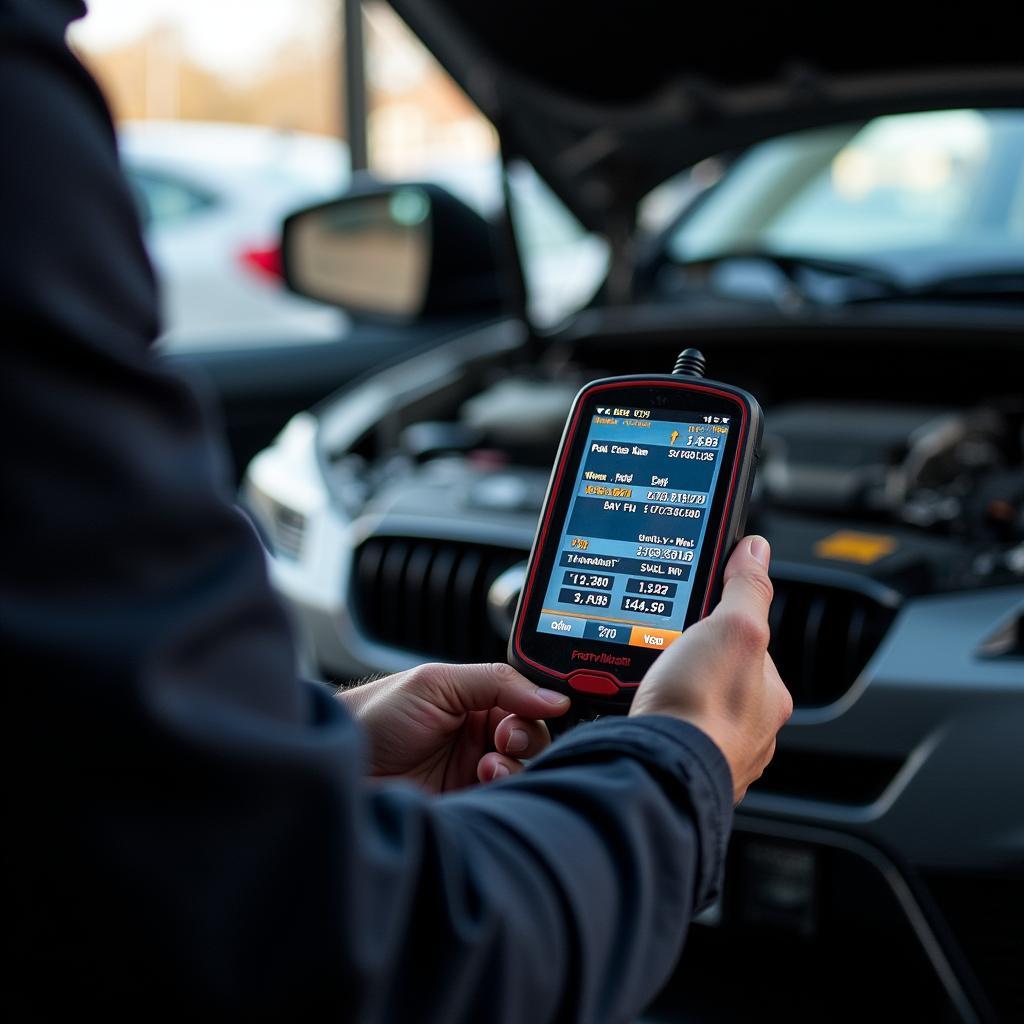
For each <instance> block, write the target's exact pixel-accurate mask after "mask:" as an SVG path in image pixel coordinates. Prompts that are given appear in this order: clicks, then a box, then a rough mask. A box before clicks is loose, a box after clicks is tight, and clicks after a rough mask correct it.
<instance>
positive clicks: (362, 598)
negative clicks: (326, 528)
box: [352, 537, 895, 707]
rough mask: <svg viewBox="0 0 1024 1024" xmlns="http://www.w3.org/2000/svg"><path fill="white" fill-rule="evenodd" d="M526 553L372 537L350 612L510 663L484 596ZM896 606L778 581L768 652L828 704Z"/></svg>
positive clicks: (380, 638)
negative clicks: (490, 616) (890, 606)
mask: <svg viewBox="0 0 1024 1024" xmlns="http://www.w3.org/2000/svg"><path fill="white" fill-rule="evenodd" d="M526 557H527V552H525V551H522V550H517V549H512V548H505V547H499V546H495V545H482V544H471V543H468V542H462V541H451V540H435V539H427V538H418V537H371V538H370V539H369V540H367V541H365V542H364V543H363V544H362V545H360V547H359V548H358V549H357V550H356V555H355V571H354V574H353V587H352V609H353V612H354V614H355V616H356V618H357V620H358V622H359V624H360V627H361V628H362V629H363V631H364V632H365V633H366V635H367V636H368V637H369V638H370V639H373V640H376V641H377V642H379V643H383V644H387V645H388V646H390V647H400V648H403V649H405V650H408V651H415V652H417V653H418V654H422V655H424V656H425V657H431V658H440V659H443V660H445V661H480V660H484V661H488V660H497V659H502V658H504V657H505V648H506V645H507V643H508V636H507V635H503V634H502V633H499V631H498V630H497V629H496V628H495V626H494V625H493V624H492V622H491V621H490V619H489V617H488V614H487V592H488V590H489V589H490V587H491V584H492V583H493V582H494V581H495V579H497V577H498V576H499V575H500V574H501V573H502V572H504V571H505V570H506V569H508V568H510V567H511V566H513V565H515V564H516V563H518V562H522V561H523V560H524V559H525V558H526ZM894 614H895V613H894V612H893V611H892V609H890V608H887V607H886V606H884V605H882V604H879V603H878V602H877V601H875V600H873V599H872V598H870V597H867V596H866V595H864V594H861V593H859V592H855V591H850V590H845V589H843V588H841V587H835V586H823V585H821V584H817V583H808V582H803V581H795V580H785V579H776V580H775V600H774V602H773V603H772V618H771V624H772V642H771V647H770V650H771V653H772V656H773V657H774V658H775V662H776V664H777V665H778V667H779V672H780V673H781V674H782V678H783V679H784V680H785V681H786V684H787V685H788V686H789V688H790V690H791V691H792V693H793V700H794V702H795V703H796V704H799V705H802V706H811V707H813V706H817V705H823V704H828V703H831V702H832V701H834V700H835V699H836V698H838V697H840V696H842V695H843V694H844V693H845V692H846V691H847V690H848V689H849V688H850V686H851V684H852V683H853V681H854V680H855V679H856V678H857V676H858V675H859V674H860V672H861V670H862V669H863V668H864V666H865V664H867V660H868V658H870V657H871V655H872V653H874V651H875V649H876V648H877V646H878V644H879V642H880V641H881V639H882V637H883V636H884V635H885V631H886V630H887V629H888V627H889V625H890V623H891V622H892V619H893V616H894Z"/></svg>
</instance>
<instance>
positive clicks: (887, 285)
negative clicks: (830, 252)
mask: <svg viewBox="0 0 1024 1024" xmlns="http://www.w3.org/2000/svg"><path fill="white" fill-rule="evenodd" d="M745 262H746V263H750V262H753V263H761V264H764V265H767V266H770V267H773V268H774V269H776V270H778V271H779V272H780V273H781V275H782V278H783V280H784V286H783V287H782V288H780V289H779V290H778V291H776V292H775V294H774V295H773V298H774V300H775V302H776V303H777V304H778V305H779V306H780V307H782V308H785V309H790V310H792V309H795V308H799V307H800V306H804V305H810V306H842V305H846V304H847V303H849V302H878V301H882V300H885V299H889V298H898V297H901V296H902V295H903V293H904V287H903V284H902V283H901V282H900V281H898V280H897V279H896V278H894V277H892V275H890V274H888V273H886V271H884V270H881V269H879V268H878V267H874V266H871V265H870V264H866V263H856V262H854V261H851V260H839V259H833V258H831V257H828V256H813V255H803V254H792V253H789V254H787V253H777V252H770V251H768V250H763V249H753V250H735V251H731V252H723V253H717V254H715V255H712V256H703V257H700V258H697V259H692V260H684V261H678V262H676V264H675V265H676V266H677V267H680V268H681V269H683V270H685V271H688V272H690V271H696V272H700V271H702V270H708V271H711V270H714V269H715V268H718V267H722V266H726V265H728V264H736V265H742V264H743V263H745ZM762 283H763V282H762Z"/></svg>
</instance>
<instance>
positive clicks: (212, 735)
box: [0, 0, 731, 1024]
mask: <svg viewBox="0 0 1024 1024" xmlns="http://www.w3.org/2000/svg"><path fill="white" fill-rule="evenodd" d="M78 9H79V5H78V4H76V3H74V2H68V0H61V2H57V0H0V331H2V337H3V346H2V351H3V366H2V368H0V447H2V457H3V461H2V465H3V493H2V499H0V537H2V544H3V554H2V556H0V558H2V562H0V637H2V650H3V679H4V693H5V701H4V717H3V721H4V725H5V732H6V736H5V740H4V746H5V752H6V753H7V755H8V756H7V757H5V762H6V763H7V764H8V767H6V768H5V789H6V790H7V793H8V798H7V799H5V809H6V810H5V818H6V821H5V828H4V834H5V837H6V838H5V839H4V846H5V849H6V852H7V854H8V856H7V858H6V859H5V860H6V863H5V870H4V888H5V890H6V892H5V897H4V907H5V921H6V925H7V927H6V930H7V935H8V939H9V940H13V945H14V946H15V948H16V950H17V952H16V954H15V956H14V958H13V960H12V959H11V958H10V957H8V959H7V961H6V964H5V966H6V968H7V970H6V971H5V974H6V975H7V978H8V979H9V980H5V982H4V992H3V1004H4V1005H5V1006H7V1007H9V1006H11V1005H12V1002H13V1003H18V1002H19V1001H21V1002H23V1003H24V1002H26V1001H27V1003H28V1004H29V1005H30V1006H31V1007H32V1009H33V1011H34V1015H35V1016H42V1015H43V1011H45V1010H46V1009H48V1008H50V1007H51V1004H55V1003H58V1002H64V1001H73V1002H74V1003H76V1004H77V1006H78V1007H79V1008H80V1009H82V1008H84V1007H85V1006H91V1005H96V1004H100V1005H103V1006H106V1007H107V1008H108V1010H111V1011H115V1010H124V1009H131V1010H132V1011H133V1012H135V1013H136V1014H137V1015H139V1016H140V1017H141V1019H147V1018H148V1017H149V1016H152V1015H162V1014H163V1013H165V1012H167V1011H169V1010H171V1009H188V1010H193V1011H194V1010H214V1009H218V1008H220V1009H225V1010H228V1011H230V1012H231V1013H232V1014H239V1015H241V1014H242V1013H243V1012H244V1013H245V1014H247V1015H248V1016H250V1017H277V1018H278V1019H281V1018H282V1017H283V1016H285V1015H287V1018H288V1019H298V1018H300V1017H302V1016H304V1015H310V1014H312V1013H313V1012H314V1011H318V1012H323V1013H329V1014H330V1018H329V1019H332V1020H346V1021H348V1020H351V1021H367V1022H377V1021H415V1022H429V1021H437V1022H445V1024H454V1022H458V1021H487V1022H489V1024H506V1022H507V1024H513V1022H524V1024H540V1022H543V1021H548V1020H556V1019H557V1020H572V1021H580V1022H586V1024H599V1022H604V1021H608V1022H621V1021H625V1020H628V1019H629V1018H630V1017H631V1016H632V1015H633V1014H634V1013H635V1012H637V1011H638V1010H639V1009H641V1008H642V1007H643V1006H644V1004H645V1003H646V1002H647V1001H648V1000H649V999H650V998H651V996H652V995H653V994H654V993H655V992H656V991H657V989H658V988H659V987H660V985H661V984H662V983H663V982H664V980H665V979H666V978H667V976H668V974H669V972H670V971H671V969H672V967H673V965H674V963H675V962H676V960H677V958H678V956H679V954H680V950H681V949H682V945H683V938H684V935H685V933H686V929H687V924H688V921H689V919H690V916H691V914H692V913H693V911H694V909H695V907H698V906H701V905H703V904H706V903H707V902H708V901H709V900H710V899H711V898H712V897H713V895H714V894H715V892H716V887H717V885H718V882H719V876H720V874H721V870H722V859H723V851H724V847H725V843H726V838H727V834H728V831H729V827H730V815H731V806H730V804H731V799H730V798H731V785H730V778H729V771H728V768H727V766H726V764H725V762H724V760H723V758H722V756H721V754H720V753H719V752H718V750H717V749H716V748H715V747H714V746H713V744H712V743H711V742H710V741H709V740H708V739H707V738H706V737H705V736H704V735H703V734H702V733H700V732H699V731H698V730H697V729H695V728H693V727H690V726H687V725H685V724H682V723H680V722H677V721H674V720H671V719H668V718H654V717H652V718H649V719H639V720H616V721H603V722H600V723H598V724H595V725H591V726H587V727H584V728H580V729H578V730H576V731H575V732H574V733H573V734H571V735H570V736H568V737H567V738H565V739H563V740H561V741H559V742H557V743H556V744H555V745H554V746H553V747H552V749H551V750H550V752H549V753H547V754H546V755H545V756H543V757H541V758H539V759H538V760H537V761H536V763H535V764H534V765H533V766H532V767H531V768H530V769H529V770H528V771H527V772H525V773H523V774H522V775H521V776H519V777H516V778H514V779H511V780H508V781H505V782H503V783H500V784H497V785H492V786H489V787H484V788H480V789H475V790H469V791H466V792H463V793H459V794H456V795H451V796H446V797H441V798H430V797H427V796H425V795H423V794H422V793H420V792H419V791H417V790H415V789H413V788H410V787H405V786H401V785H388V786H381V785H368V784H367V783H366V782H365V779H364V774H365V770H366V759H365V741H364V737H363V736H362V735H361V732H360V729H359V727H358V726H357V725H356V724H355V723H354V722H353V721H352V720H351V719H350V718H349V716H348V715H347V714H346V712H345V710H344V709H343V707H342V706H341V705H340V704H339V703H338V701H336V700H335V699H334V698H333V697H332V696H331V694H330V693H329V692H328V690H327V689H325V688H322V687H319V686H316V685H308V684H304V683H301V682H299V681H297V679H296V676H295V672H294V656H293V650H292V646H291V643H290V640H289V636H288V631H287V627H286V623H285V619H284V616H283V615H282V612H281V609H280V608H279V606H278V604H277V602H276V601H275V599H274V597H273V595H272V593H271V590H270V588H269V586H268V584H267V579H266V574H265V571H264V561H263V556H262V554H261V551H260V548H259V546H258V543H257V541H256V539H255V537H254V534H253V531H252V530H251V528H250V527H249V525H248V524H247V523H246V521H245V520H244V519H243V518H242V517H241V516H240V515H239V513H238V512H237V511H236V509H235V508H234V507H233V506H232V500H231V499H232V496H231V493H230V490H229V487H228V484H227V475H226V473H225V472H224V468H225V467H224V463H225V459H224V456H223V450H222V445H221V442H220V438H219V435H218V428H217V425H216V424H212V423H211V421H210V416H209V414H208V412H207V411H206V410H205V409H204V407H203V405H202V404H201V402H200V401H199V400H198V399H197V397H196V395H195V393H194V392H193V391H192V390H190V388H189V387H188V386H187V385H185V384H184V383H183V382H182V381H181V380H179V379H178V378H177V377H175V376H174V375H172V374H171V373H169V372H168V371H167V370H165V369H164V368H162V367H161V365H160V364H159V363H158V361H157V360H156V359H155V358H154V356H153V355H152V354H151V352H150V350H149V346H150V343H151V341H152V339H153V338H154V337H155V335H156V333H157V294H156V289H155V286H154V281H153V276H152V273H151V270H150V267H149V264H148V262H147V260H146V256H145V253H144V251H143V247H142V242H141V239H140V233H139V226H138V223H137V219H136V215H135V211H134V208H133V204H132V200H131V197H130V195H129V192H128V189H127V187H126V185H125V182H124V180H123V178H122V176H121V174H120V171H119V168H118V163H117V157H116V153H115V141H114V134H113V131H112V128H111V123H110V119H109V116H108V114H107V111H106V108H105V106H104V103H103V100H102V98H101V96H100V94H99V92H98V91H97V89H96V87H95V86H94V84H93V83H92V81H91V80H90V78H89V77H88V75H87V74H86V73H85V72H84V71H83V70H82V68H81V67H80V66H79V64H78V63H77V61H76V60H75V59H74V58H73V57H72V55H71V54H70V53H69V51H68V50H67V49H66V47H65V46H64V43H63V38H62V37H63V30H64V27H65V25H66V23H67V21H68V19H69V18H70V17H71V16H72V15H73V14H74V13H75V12H76V11H77V10H78ZM12 754H13V755H14V756H13V757H12V756H11V755H12Z"/></svg>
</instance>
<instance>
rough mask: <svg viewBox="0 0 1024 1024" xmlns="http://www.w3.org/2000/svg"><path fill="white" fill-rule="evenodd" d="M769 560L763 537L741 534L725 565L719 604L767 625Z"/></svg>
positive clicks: (770, 583)
mask: <svg viewBox="0 0 1024 1024" xmlns="http://www.w3.org/2000/svg"><path fill="white" fill-rule="evenodd" d="M770 561H771V547H770V546H769V544H768V541H766V540H765V539H764V537H758V536H753V537H744V538H743V540H741V541H740V542H739V544H737V545H736V550H735V551H733V553H732V556H731V557H730V559H729V562H728V564H727V565H726V567H725V584H724V586H723V588H722V600H721V602H720V604H719V606H718V607H719V608H721V609H723V611H725V612H728V613H730V614H733V613H735V614H737V615H742V616H746V617H748V618H751V619H755V620H757V621H759V622H764V623H765V625H766V626H767V622H768V609H769V608H770V607H771V603H772V596H773V590H772V581H771V580H770V579H769V578H768V564H769V562H770ZM716 610H717V609H716Z"/></svg>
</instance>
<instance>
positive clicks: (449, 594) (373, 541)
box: [352, 537, 528, 662]
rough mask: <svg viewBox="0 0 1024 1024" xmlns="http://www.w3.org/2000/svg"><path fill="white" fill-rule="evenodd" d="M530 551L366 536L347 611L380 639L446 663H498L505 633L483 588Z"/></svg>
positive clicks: (431, 540)
mask: <svg viewBox="0 0 1024 1024" xmlns="http://www.w3.org/2000/svg"><path fill="white" fill-rule="evenodd" d="M527 554H528V552H526V551H520V550H515V549H510V548H504V547H497V546H491V545H482V544H469V543H465V542H462V541H450V540H434V539H425V538H418V537H371V538H370V539H369V540H367V541H365V542H364V543H363V544H362V545H360V547H359V548H358V549H357V551H356V556H355V569H354V573H353V592H352V597H353V602H352V608H353V612H354V613H355V615H356V617H357V619H358V621H359V623H360V626H361V627H362V628H363V630H364V631H365V632H366V634H367V635H368V636H369V637H371V638H372V639H374V640H377V641H379V642H380V643H385V644H388V645H389V646H392V647H401V648H404V649H406V650H409V651H416V652H418V653H421V654H424V655H426V656H428V657H432V658H440V659H442V660H444V661H463V662H472V661H503V660H504V659H505V652H506V646H507V644H508V635H507V634H505V635H502V634H501V633H500V632H499V631H498V629H497V628H496V627H495V626H494V624H493V623H492V622H491V620H490V618H489V616H488V614H487V592H488V590H490V588H491V584H492V583H494V581H495V580H496V579H497V578H498V577H499V576H500V575H501V574H502V573H503V572H504V571H505V570H506V569H509V568H511V567H512V566H513V565H515V564H517V563H518V562H522V561H524V560H525V558H526V557H527Z"/></svg>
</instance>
